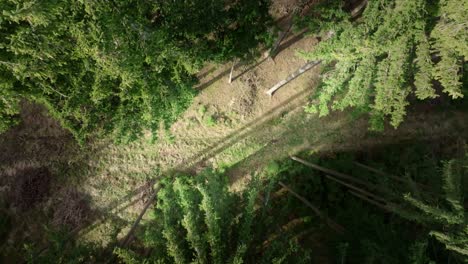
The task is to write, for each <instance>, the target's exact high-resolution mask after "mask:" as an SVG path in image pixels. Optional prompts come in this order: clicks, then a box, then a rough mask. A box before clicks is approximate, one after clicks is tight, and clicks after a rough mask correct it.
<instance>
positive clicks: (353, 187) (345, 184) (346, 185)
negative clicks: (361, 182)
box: [326, 175, 387, 203]
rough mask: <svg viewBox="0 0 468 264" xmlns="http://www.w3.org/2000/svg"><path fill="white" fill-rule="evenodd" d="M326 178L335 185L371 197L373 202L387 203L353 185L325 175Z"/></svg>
mask: <svg viewBox="0 0 468 264" xmlns="http://www.w3.org/2000/svg"><path fill="white" fill-rule="evenodd" d="M326 177H327V178H328V179H330V180H332V181H335V182H337V183H339V184H341V185H343V186H345V187H348V188H349V189H352V190H354V191H357V192H360V193H362V194H365V195H367V196H369V197H372V198H374V199H375V200H379V201H381V202H383V203H387V201H386V200H385V199H384V198H382V197H380V196H377V195H375V194H373V193H370V192H368V191H366V190H364V189H362V188H359V187H356V186H354V185H352V184H349V183H346V182H344V181H341V180H338V179H336V178H333V177H331V176H329V175H326Z"/></svg>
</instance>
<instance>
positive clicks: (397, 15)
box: [301, 0, 468, 129]
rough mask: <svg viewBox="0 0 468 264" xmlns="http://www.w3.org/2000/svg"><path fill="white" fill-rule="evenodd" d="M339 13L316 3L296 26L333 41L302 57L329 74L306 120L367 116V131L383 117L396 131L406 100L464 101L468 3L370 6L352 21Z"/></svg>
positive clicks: (334, 2)
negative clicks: (349, 113) (353, 111)
mask: <svg viewBox="0 0 468 264" xmlns="http://www.w3.org/2000/svg"><path fill="white" fill-rule="evenodd" d="M343 5H344V1H341V0H327V1H322V2H321V5H320V6H319V7H317V8H316V9H314V13H315V15H313V16H309V17H306V18H305V19H304V20H303V21H301V22H302V23H304V24H306V25H308V26H309V27H310V28H311V29H312V31H313V32H322V34H327V35H328V36H331V37H330V38H329V39H328V40H326V41H323V42H321V43H320V44H319V45H317V47H316V48H315V49H314V51H312V52H310V53H303V55H304V56H305V57H306V58H308V59H310V60H322V61H323V62H324V63H326V64H328V65H329V66H330V67H329V69H328V71H326V73H324V76H323V83H322V85H321V87H320V90H319V92H318V93H317V98H316V100H315V101H314V102H313V103H312V104H311V105H310V106H309V107H308V109H307V110H308V111H309V112H312V113H319V115H320V116H326V115H328V114H329V111H330V109H333V110H344V109H346V108H348V107H356V108H361V109H364V110H365V111H369V112H370V113H371V125H372V128H374V129H382V128H383V123H384V122H383V121H384V120H385V119H386V118H387V117H388V118H389V119H390V123H391V125H392V126H394V127H398V126H399V125H400V123H401V122H402V121H403V120H404V116H405V115H406V108H407V106H408V105H409V101H410V100H411V98H412V96H415V97H416V98H417V99H420V100H423V99H430V98H436V97H438V96H439V92H438V90H441V91H442V92H443V93H446V94H448V95H449V96H450V97H451V98H453V99H457V98H461V97H463V96H464V94H465V93H466V91H463V88H464V87H463V79H464V78H466V77H464V76H466V59H467V58H468V46H467V45H466V43H468V25H467V23H466V21H468V13H467V12H466V10H468V1H467V0H462V1H460V0H441V1H428V0H413V1H405V0H372V1H368V3H367V7H366V8H365V10H364V12H363V14H362V16H361V17H359V18H356V19H355V18H352V17H351V14H350V13H348V12H345V11H344V9H343ZM337 21H341V22H337ZM465 82H466V80H465Z"/></svg>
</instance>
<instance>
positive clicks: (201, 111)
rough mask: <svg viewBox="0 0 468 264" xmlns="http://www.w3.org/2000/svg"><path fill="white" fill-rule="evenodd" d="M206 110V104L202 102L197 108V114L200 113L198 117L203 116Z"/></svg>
mask: <svg viewBox="0 0 468 264" xmlns="http://www.w3.org/2000/svg"><path fill="white" fill-rule="evenodd" d="M206 111H208V108H207V107H206V105H203V104H202V105H200V107H199V108H198V114H199V115H200V117H203V116H204V115H205V114H206Z"/></svg>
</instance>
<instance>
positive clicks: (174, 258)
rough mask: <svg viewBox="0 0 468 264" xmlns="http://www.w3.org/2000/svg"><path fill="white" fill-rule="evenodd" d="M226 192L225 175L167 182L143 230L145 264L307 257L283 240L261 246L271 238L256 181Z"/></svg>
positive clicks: (127, 255)
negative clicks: (147, 251) (150, 252)
mask: <svg viewBox="0 0 468 264" xmlns="http://www.w3.org/2000/svg"><path fill="white" fill-rule="evenodd" d="M228 187H229V182H228V179H227V177H226V176H225V175H223V174H221V173H218V172H214V171H210V170H207V171H204V172H202V173H200V174H199V175H197V176H196V177H190V176H184V175H181V176H178V177H177V178H176V179H175V180H173V181H171V180H165V181H164V183H163V186H162V188H161V190H160V191H159V193H158V201H157V208H156V209H155V211H154V216H153V217H154V218H153V220H152V221H151V223H149V224H148V226H147V228H146V234H145V239H144V241H145V245H146V246H147V247H150V248H153V249H154V250H153V252H154V253H153V255H152V256H150V257H149V258H148V259H147V261H154V262H156V263H157V262H161V263H289V262H288V261H289V260H291V259H301V258H303V257H304V256H305V255H304V252H303V250H302V249H301V248H300V247H299V245H298V244H297V242H295V241H292V240H291V241H288V239H283V238H281V237H278V238H277V239H271V241H270V240H268V242H269V244H268V246H265V244H266V243H267V242H266V240H267V239H268V237H269V236H270V232H268V231H267V230H266V227H265V226H264V224H265V223H266V222H265V217H268V216H267V215H264V214H263V213H262V210H259V209H258V207H259V202H258V196H259V194H260V182H259V180H258V179H253V180H252V182H251V183H250V184H249V186H248V187H246V189H245V190H244V191H243V192H241V193H236V192H233V191H230V190H229V189H228ZM261 208H262V207H261ZM263 210H266V207H263ZM161 234H162V235H161ZM261 245H264V246H261ZM280 248H281V251H279V250H278V249H280ZM294 254H296V255H294ZM118 255H119V256H120V259H121V260H122V261H124V262H125V263H133V261H139V260H138V258H139V257H138V256H137V255H135V254H133V253H131V252H122V251H121V250H119V251H118ZM306 259H307V258H306Z"/></svg>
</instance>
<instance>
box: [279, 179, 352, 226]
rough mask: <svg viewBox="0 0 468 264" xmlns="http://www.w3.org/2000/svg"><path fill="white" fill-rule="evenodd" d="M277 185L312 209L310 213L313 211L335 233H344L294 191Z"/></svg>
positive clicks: (280, 183)
mask: <svg viewBox="0 0 468 264" xmlns="http://www.w3.org/2000/svg"><path fill="white" fill-rule="evenodd" d="M279 185H281V186H282V187H283V188H285V189H286V190H287V191H288V192H290V193H291V194H292V195H294V196H295V197H296V198H297V199H299V200H300V201H301V202H303V203H304V204H305V205H307V206H308V207H309V208H310V209H312V211H314V213H315V214H316V215H318V216H319V217H320V218H323V219H325V221H326V222H327V224H328V225H329V226H330V227H331V228H332V229H333V230H335V231H337V232H338V233H343V232H344V231H345V229H344V228H343V227H342V226H341V225H339V224H337V223H336V222H334V221H333V220H331V219H330V218H328V217H327V216H325V215H324V214H323V213H322V212H321V211H320V210H319V209H318V208H317V207H315V206H314V205H313V204H312V203H310V202H309V201H308V200H307V199H305V198H304V197H302V196H300V195H299V194H297V193H296V192H295V191H293V190H291V188H289V187H288V186H287V185H285V184H284V183H282V182H279Z"/></svg>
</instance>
